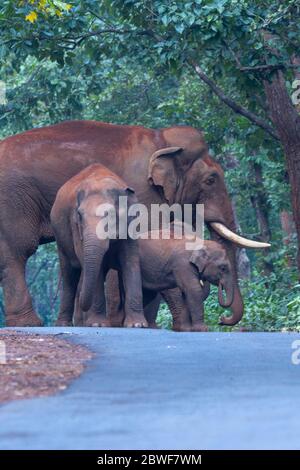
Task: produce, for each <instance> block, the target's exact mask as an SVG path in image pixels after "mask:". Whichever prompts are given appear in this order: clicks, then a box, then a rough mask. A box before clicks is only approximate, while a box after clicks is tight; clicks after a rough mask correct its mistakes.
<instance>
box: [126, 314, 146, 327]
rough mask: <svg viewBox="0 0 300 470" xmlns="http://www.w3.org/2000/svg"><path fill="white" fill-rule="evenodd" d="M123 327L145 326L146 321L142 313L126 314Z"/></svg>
mask: <svg viewBox="0 0 300 470" xmlns="http://www.w3.org/2000/svg"><path fill="white" fill-rule="evenodd" d="M124 327H125V328H147V327H148V322H147V320H146V318H145V317H144V315H141V314H138V313H136V314H131V315H127V316H126V318H125V321H124Z"/></svg>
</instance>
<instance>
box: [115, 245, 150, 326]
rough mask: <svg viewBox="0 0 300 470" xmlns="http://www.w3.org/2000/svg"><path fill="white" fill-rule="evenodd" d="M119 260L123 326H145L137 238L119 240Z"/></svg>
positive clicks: (146, 324)
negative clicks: (123, 298) (122, 295)
mask: <svg viewBox="0 0 300 470" xmlns="http://www.w3.org/2000/svg"><path fill="white" fill-rule="evenodd" d="M121 243H122V245H121V247H120V251H119V261H120V266H121V274H122V282H123V288H124V295H125V300H124V311H125V320H124V326H125V327H127V328H146V327H147V326H148V323H147V320H146V318H145V317H144V313H143V293H142V278H141V272H140V260H139V252H138V244H137V240H132V239H127V240H122V241H121Z"/></svg>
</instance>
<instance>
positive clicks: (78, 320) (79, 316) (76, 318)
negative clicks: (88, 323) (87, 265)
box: [73, 278, 84, 326]
mask: <svg viewBox="0 0 300 470" xmlns="http://www.w3.org/2000/svg"><path fill="white" fill-rule="evenodd" d="M81 283H82V279H81V278H80V281H79V284H78V287H77V291H76V296H75V302H74V313H73V325H74V326H84V320H83V312H82V310H81V308H80V304H79V297H80V285H81Z"/></svg>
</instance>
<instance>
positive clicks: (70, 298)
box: [55, 251, 80, 326]
mask: <svg viewBox="0 0 300 470" xmlns="http://www.w3.org/2000/svg"><path fill="white" fill-rule="evenodd" d="M59 259H60V267H61V276H62V293H61V302H60V309H59V314H58V319H57V321H56V324H55V325H56V326H72V319H73V313H74V303H75V297H76V292H77V286H78V283H79V279H80V269H74V268H73V267H72V266H71V264H70V262H69V260H68V258H67V257H66V256H65V255H64V254H63V253H62V252H60V251H59Z"/></svg>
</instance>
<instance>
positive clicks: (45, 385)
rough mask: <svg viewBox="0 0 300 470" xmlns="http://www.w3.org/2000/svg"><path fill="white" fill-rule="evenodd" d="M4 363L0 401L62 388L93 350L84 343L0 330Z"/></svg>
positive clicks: (88, 358) (77, 374)
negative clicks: (4, 352) (84, 345)
mask: <svg viewBox="0 0 300 470" xmlns="http://www.w3.org/2000/svg"><path fill="white" fill-rule="evenodd" d="M0 341H2V342H4V343H5V350H6V363H5V364H0V403H4V402H8V401H11V400H17V399H21V398H29V397H37V396H45V395H52V394H54V393H57V392H58V391H62V390H65V389H66V388H67V386H68V384H69V383H70V382H71V381H72V380H73V379H75V378H76V377H78V376H79V375H80V374H81V373H82V372H83V370H84V367H85V362H86V361H88V360H90V359H91V358H92V353H91V352H90V351H88V350H87V349H86V348H84V347H83V346H79V345H76V344H73V343H69V342H68V341H66V340H64V339H61V338H56V337H55V336H48V335H47V336H43V337H41V335H37V334H24V333H21V332H18V331H11V330H2V331H0Z"/></svg>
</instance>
